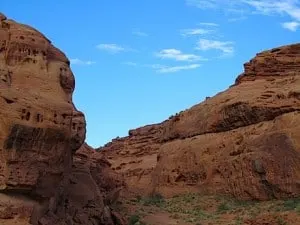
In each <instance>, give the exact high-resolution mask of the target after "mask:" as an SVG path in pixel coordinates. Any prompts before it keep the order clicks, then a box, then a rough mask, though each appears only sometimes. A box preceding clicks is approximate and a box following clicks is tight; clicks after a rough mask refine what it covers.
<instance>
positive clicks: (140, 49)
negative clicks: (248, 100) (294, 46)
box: [0, 0, 300, 147]
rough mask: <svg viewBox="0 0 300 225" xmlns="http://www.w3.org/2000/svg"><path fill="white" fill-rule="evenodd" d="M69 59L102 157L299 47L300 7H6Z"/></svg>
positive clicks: (252, 0)
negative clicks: (251, 66) (274, 55)
mask: <svg viewBox="0 0 300 225" xmlns="http://www.w3.org/2000/svg"><path fill="white" fill-rule="evenodd" d="M0 11H2V12H3V13H4V14H5V15H6V16H7V17H9V18H12V19H14V20H17V21H19V22H22V23H26V24H29V25H31V26H33V27H35V28H37V29H38V30H40V31H41V32H43V33H44V34H45V35H46V36H47V37H48V38H49V39H50V40H52V42H53V44H54V45H55V46H57V47H58V48H60V49H61V50H62V51H64V52H65V53H66V55H67V56H68V58H69V59H70V60H71V67H72V70H73V72H74V74H75V77H76V90H75V92H74V102H75V104H76V106H77V108H78V109H80V110H82V111H83V112H84V113H85V115H86V120H87V142H88V143H89V144H90V145H92V146H94V147H99V146H101V145H103V144H105V143H107V142H108V141H110V140H111V139H112V138H115V137H116V136H125V135H127V133H128V130H129V129H132V128H137V127H139V126H143V125H146V124H151V123H157V122H161V121H163V120H165V119H167V118H168V117H169V116H170V115H172V114H175V113H176V112H179V111H181V110H184V109H187V108H189V107H191V106H192V105H194V104H197V103H199V102H201V101H202V100H203V99H204V98H205V97H206V96H213V95H215V94H217V93H218V92H220V91H222V90H225V89H226V88H228V86H230V85H231V84H232V83H233V82H234V79H235V78H236V76H237V75H239V74H240V73H241V72H242V71H243V63H245V62H246V61H248V60H249V59H250V58H252V57H253V56H254V55H255V54H256V53H257V52H259V51H262V50H266V49H269V48H273V47H277V46H280V45H285V44H290V43H295V42H299V40H300V0H285V1H283V0H264V1H258V0H222V1H221V0H127V1H123V0H99V1H76V0H75V1H61V0H59V1H58V0H52V1H47V2H45V1H40V0H27V1H20V0H10V1H3V2H1V3H0Z"/></svg>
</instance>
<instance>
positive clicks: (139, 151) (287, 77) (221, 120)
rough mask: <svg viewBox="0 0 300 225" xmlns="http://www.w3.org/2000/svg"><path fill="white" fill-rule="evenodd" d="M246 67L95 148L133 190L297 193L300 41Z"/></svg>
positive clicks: (264, 195)
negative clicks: (198, 98) (157, 120)
mask: <svg viewBox="0 0 300 225" xmlns="http://www.w3.org/2000/svg"><path fill="white" fill-rule="evenodd" d="M244 67H245V71H244V73H242V74H241V75H240V76H238V78H237V79H236V82H235V84H234V85H233V86H232V87H230V88H229V89H227V90H226V91H224V92H221V93H218V94H217V95H216V96H214V97H212V98H208V99H207V100H205V101H204V102H202V103H200V104H198V105H195V106H193V107H192V108H190V109H188V110H185V111H183V112H181V113H179V114H176V115H175V116H173V117H171V118H170V119H168V120H166V121H164V122H163V123H161V124H156V125H149V126H146V127H142V128H139V129H136V130H132V131H130V132H129V136H128V137H124V138H120V139H116V140H113V141H112V142H111V143H108V144H107V145H106V146H104V147H102V148H99V149H98V150H99V151H101V152H102V154H104V155H105V156H107V157H108V159H109V161H110V163H111V164H112V168H113V169H114V170H115V171H117V172H119V173H120V174H123V175H124V176H125V178H126V181H127V184H128V185H129V188H130V189H131V190H133V191H134V192H140V193H146V192H148V191H157V192H161V193H163V194H165V195H171V194H175V193H180V192H185V191H189V190H193V191H202V192H203V191H205V192H210V193H219V194H230V195H233V196H235V197H237V198H242V199H260V200H265V199H270V198H274V197H275V198H284V197H294V196H299V195H300V183H299V181H300V44H294V45H288V46H282V47H279V48H276V49H272V50H268V51H264V52H262V53H259V54H257V55H256V57H254V58H253V59H252V60H250V62H248V63H246V64H245V65H244ZM149 187H151V188H149Z"/></svg>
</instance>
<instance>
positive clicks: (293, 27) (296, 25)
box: [281, 21, 300, 31]
mask: <svg viewBox="0 0 300 225" xmlns="http://www.w3.org/2000/svg"><path fill="white" fill-rule="evenodd" d="M281 25H282V27H283V28H285V29H288V30H290V31H297V30H298V28H299V27H300V23H299V22H296V21H292V22H285V23H282V24H281Z"/></svg>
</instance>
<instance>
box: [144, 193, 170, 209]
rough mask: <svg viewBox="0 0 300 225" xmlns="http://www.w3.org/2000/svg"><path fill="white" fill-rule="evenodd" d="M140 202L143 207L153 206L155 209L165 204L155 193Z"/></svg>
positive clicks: (159, 195)
mask: <svg viewBox="0 0 300 225" xmlns="http://www.w3.org/2000/svg"><path fill="white" fill-rule="evenodd" d="M141 202H142V203H143V205H145V206H150V205H155V206H157V207H161V206H162V205H163V204H164V203H165V200H164V198H163V196H162V195H161V194H159V193H155V194H152V195H150V196H148V197H146V198H144V199H142V200H141Z"/></svg>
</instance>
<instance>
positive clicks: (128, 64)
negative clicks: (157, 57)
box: [122, 61, 138, 66]
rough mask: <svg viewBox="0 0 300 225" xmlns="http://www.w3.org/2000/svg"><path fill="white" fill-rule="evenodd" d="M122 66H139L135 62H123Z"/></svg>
mask: <svg viewBox="0 0 300 225" xmlns="http://www.w3.org/2000/svg"><path fill="white" fill-rule="evenodd" d="M122 64H124V65H127V66H137V65H138V64H137V63H135V62H130V61H128V62H123V63H122Z"/></svg>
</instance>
